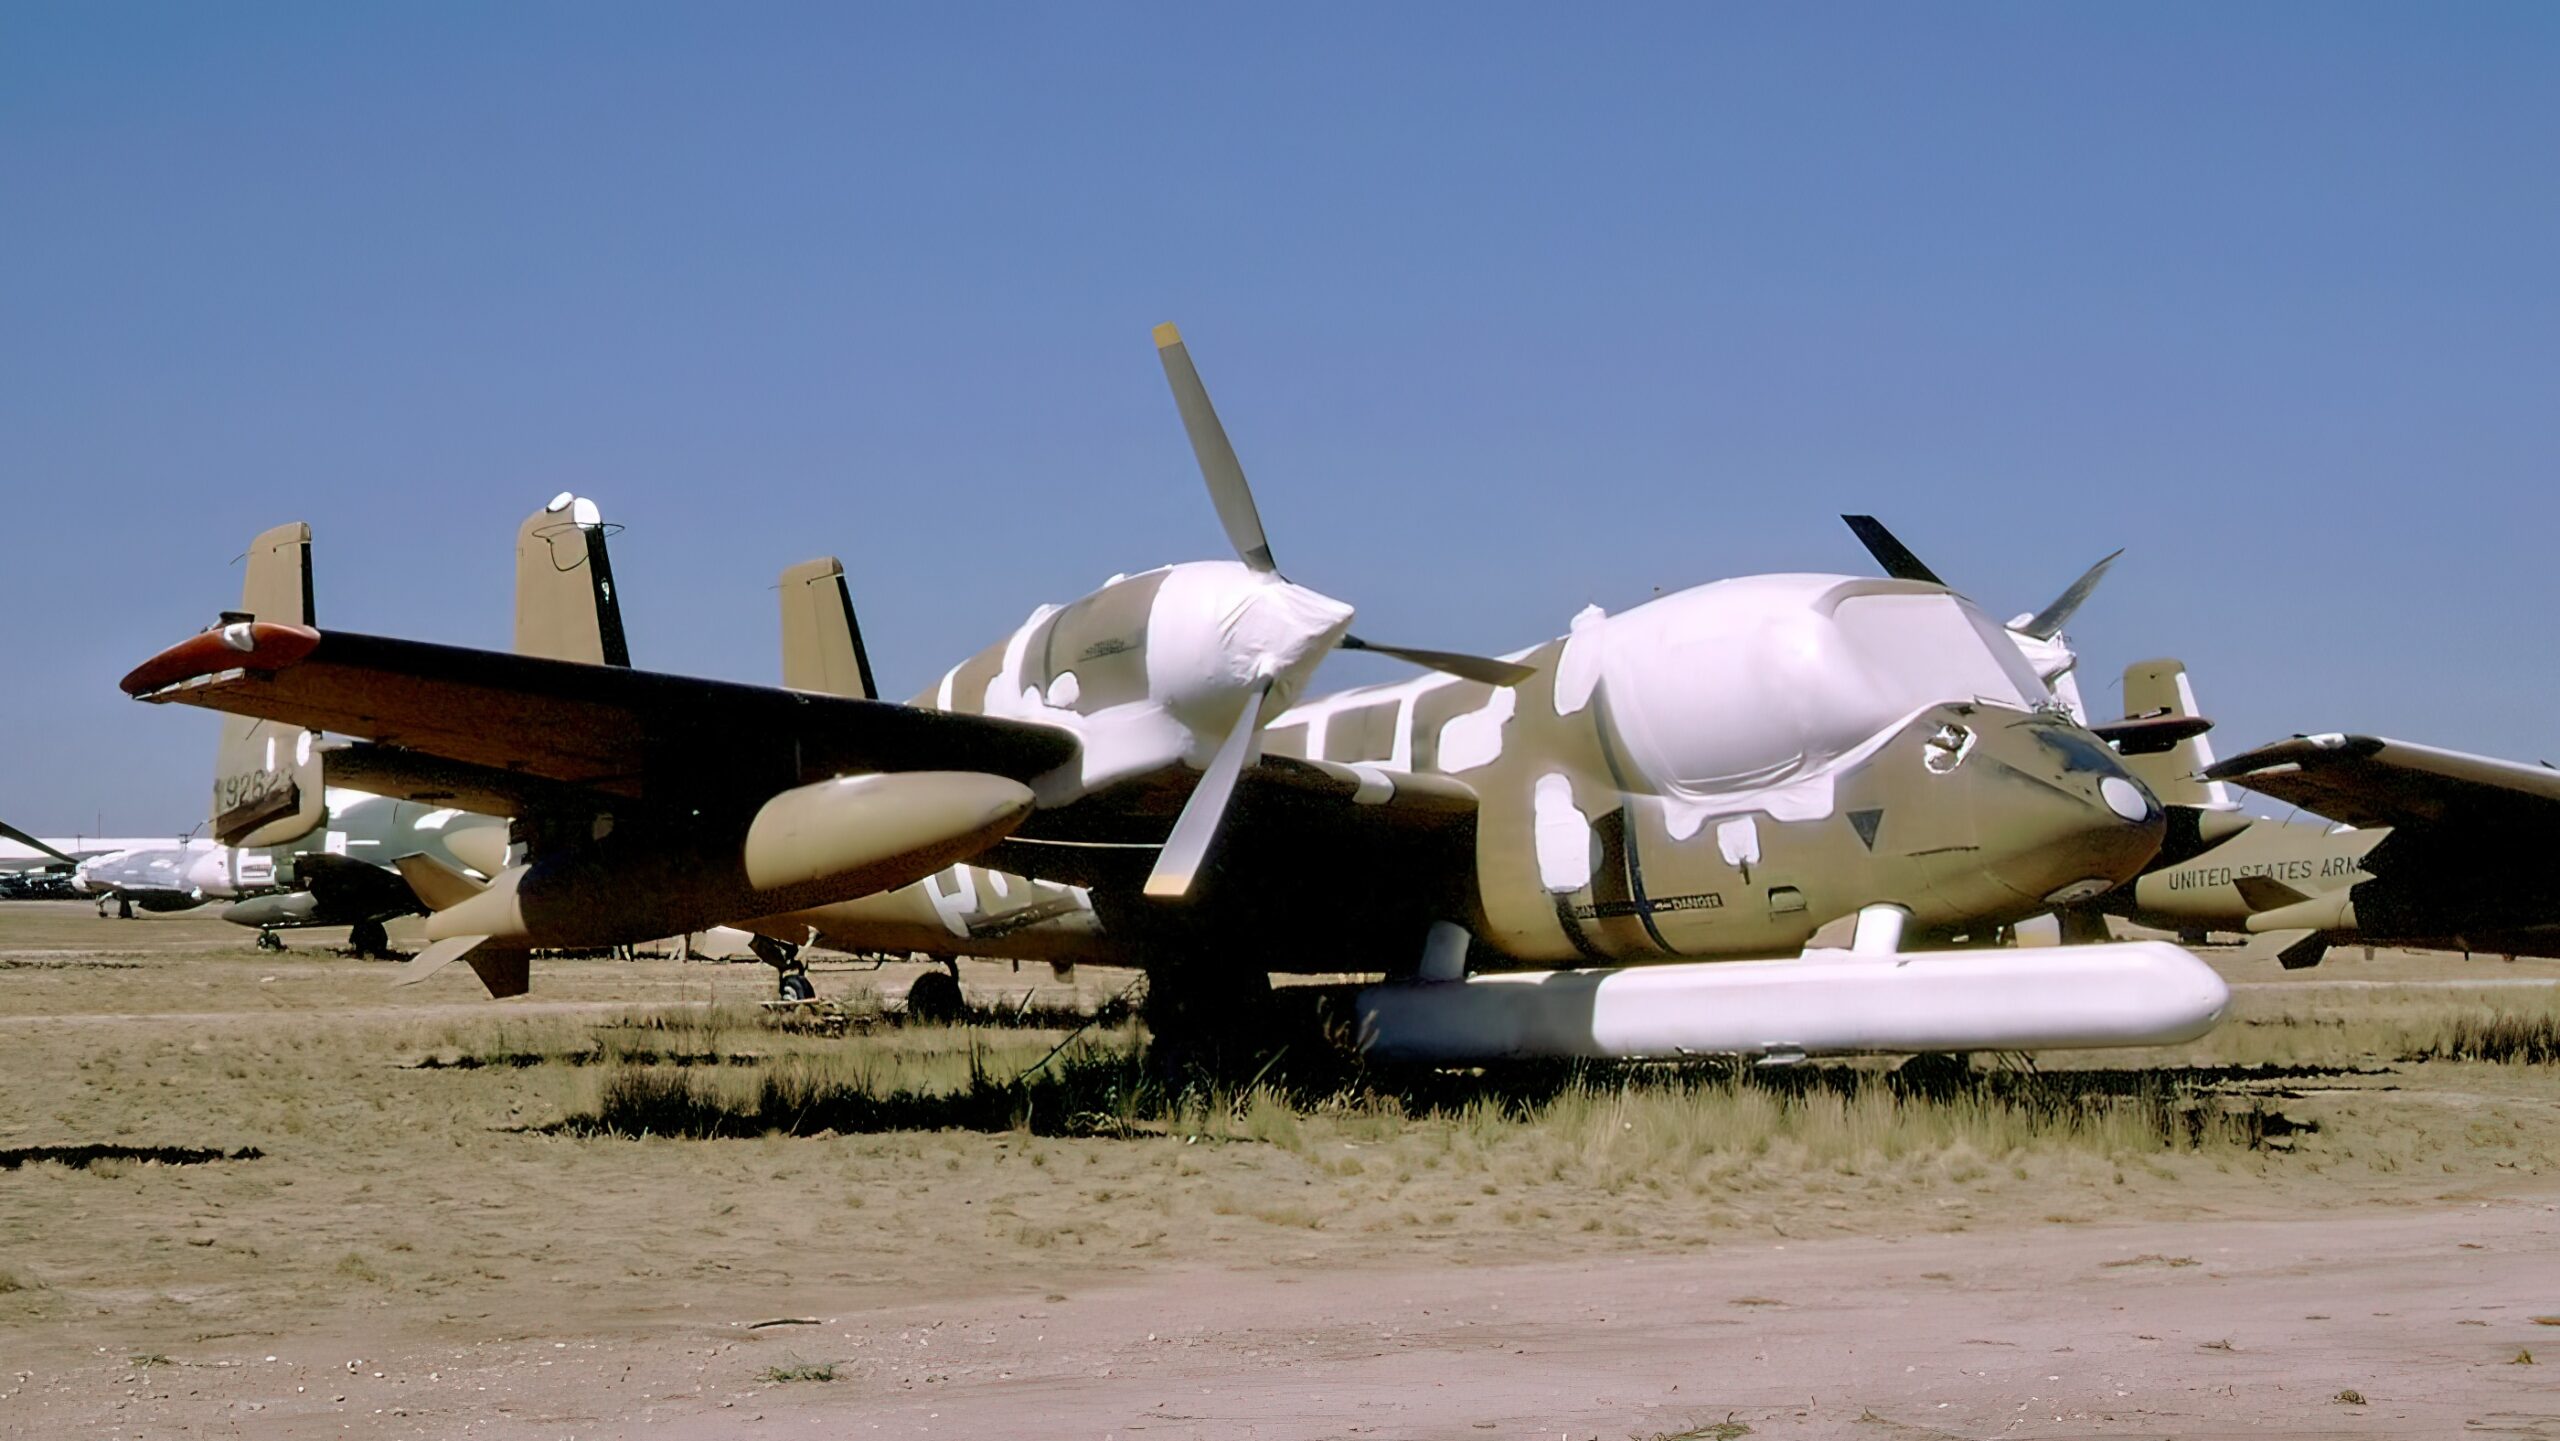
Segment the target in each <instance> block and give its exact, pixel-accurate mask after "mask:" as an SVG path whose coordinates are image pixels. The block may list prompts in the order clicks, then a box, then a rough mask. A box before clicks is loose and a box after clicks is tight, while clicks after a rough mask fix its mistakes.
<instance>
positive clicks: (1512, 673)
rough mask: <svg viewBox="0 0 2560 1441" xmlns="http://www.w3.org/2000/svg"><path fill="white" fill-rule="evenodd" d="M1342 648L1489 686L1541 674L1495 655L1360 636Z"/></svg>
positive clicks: (1352, 637)
mask: <svg viewBox="0 0 2560 1441" xmlns="http://www.w3.org/2000/svg"><path fill="white" fill-rule="evenodd" d="M1342 649H1344V650H1365V651H1374V652H1376V653H1377V654H1379V655H1391V656H1394V657H1395V658H1396V659H1398V660H1400V661H1407V662H1410V663H1411V664H1414V665H1418V666H1421V667H1422V668H1423V669H1425V670H1438V671H1447V672H1448V673H1449V674H1451V675H1454V676H1458V677H1460V678H1461V679H1465V680H1473V681H1482V682H1484V683H1485V684H1486V685H1518V684H1520V683H1521V682H1522V681H1525V680H1527V679H1528V678H1529V677H1531V676H1533V675H1536V674H1537V671H1535V670H1533V669H1531V668H1530V667H1528V666H1525V665H1521V664H1518V663H1517V662H1514V661H1507V660H1495V659H1493V658H1492V657H1491V656H1481V655H1465V654H1462V653H1460V652H1458V651H1454V650H1416V649H1414V648H1413V647H1411V646H1403V645H1380V644H1378V643H1377V642H1376V641H1367V640H1362V639H1361V638H1360V637H1358V636H1356V635H1346V636H1344V637H1343V638H1342Z"/></svg>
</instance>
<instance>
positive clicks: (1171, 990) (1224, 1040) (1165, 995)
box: [1139, 962, 1281, 1079]
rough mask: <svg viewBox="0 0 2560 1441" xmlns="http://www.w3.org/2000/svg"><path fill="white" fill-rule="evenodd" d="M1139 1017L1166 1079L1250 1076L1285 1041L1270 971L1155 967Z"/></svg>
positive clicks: (1150, 1054) (1154, 1062)
mask: <svg viewBox="0 0 2560 1441" xmlns="http://www.w3.org/2000/svg"><path fill="white" fill-rule="evenodd" d="M1139 1015H1140V1017H1141V1018H1142V1019H1144V1020H1145V1021H1146V1023H1147V1031H1148V1042H1147V1060H1148V1064H1149V1065H1150V1066H1151V1067H1152V1068H1153V1069H1154V1070H1155V1071H1156V1072H1157V1074H1159V1075H1161V1076H1164V1077H1167V1078H1175V1077H1186V1078H1197V1077H1205V1078H1217V1079H1225V1078H1231V1077H1234V1076H1237V1075H1250V1074H1252V1073H1253V1072H1254V1071H1255V1070H1257V1069H1259V1068H1260V1067H1261V1065H1262V1063H1263V1062H1265V1061H1266V1060H1268V1059H1269V1058H1270V1057H1271V1055H1272V1053H1273V1052H1274V1050H1275V1049H1277V1047H1278V1045H1279V1044H1280V1043H1281V1038H1280V1037H1278V1036H1277V1035H1275V1034H1274V1028H1273V1025H1272V1003H1271V976H1270V973H1268V972H1266V971H1242V970H1233V969H1230V968H1227V967H1224V966H1217V965H1203V964H1200V963H1197V962H1188V963H1182V964H1177V965H1171V966H1161V967H1156V968H1153V969H1150V970H1149V971H1148V972H1147V997H1146V1001H1145V1003H1144V1005H1143V1006H1142V1007H1141V1008H1140V1010H1139Z"/></svg>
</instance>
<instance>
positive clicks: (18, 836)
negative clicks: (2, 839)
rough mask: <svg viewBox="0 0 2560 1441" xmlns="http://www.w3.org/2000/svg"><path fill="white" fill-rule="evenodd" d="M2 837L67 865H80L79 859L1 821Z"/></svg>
mask: <svg viewBox="0 0 2560 1441" xmlns="http://www.w3.org/2000/svg"><path fill="white" fill-rule="evenodd" d="M0 836H7V837H8V838H9V839H11V840H13V841H16V842H17V843H18V844H20V845H22V846H25V847H26V848H28V849H29V850H33V851H41V852H43V853H44V854H46V855H48V856H51V857H53V858H54V859H55V860H57V861H61V862H62V863H64V864H65V865H73V866H76V865H78V864H80V858H79V857H77V856H66V855H64V854H63V853H62V852H60V851H57V850H55V849H54V848H53V847H51V846H49V845H46V844H45V843H44V842H43V841H41V840H38V839H37V838H36V837H34V836H31V835H28V834H27V833H26V832H25V831H22V830H20V829H18V828H17V827H16V826H13V825H11V824H9V823H8V822H7V821H0Z"/></svg>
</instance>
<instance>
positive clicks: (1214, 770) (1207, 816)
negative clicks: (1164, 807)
mask: <svg viewBox="0 0 2560 1441" xmlns="http://www.w3.org/2000/svg"><path fill="white" fill-rule="evenodd" d="M1270 693H1271V682H1269V681H1267V680H1266V681H1264V682H1263V683H1262V684H1260V685H1257V686H1255V687H1254V688H1253V689H1252V690H1251V691H1250V692H1248V693H1246V695H1245V698H1244V709H1243V711H1241V712H1239V713H1238V714H1237V716H1236V724H1235V729H1233V730H1231V731H1228V732H1227V738H1226V739H1225V740H1222V741H1220V742H1218V753H1217V754H1216V755H1213V756H1211V757H1210V758H1209V768H1208V769H1207V770H1205V771H1202V772H1201V773H1200V784H1199V785H1197V786H1195V787H1193V788H1192V791H1191V799H1189V800H1187V801H1184V802H1183V803H1182V814H1181V815H1179V816H1176V817H1175V818H1174V822H1173V834H1172V835H1169V836H1167V837H1165V842H1164V849H1163V850H1162V851H1160V852H1158V853H1157V855H1156V868H1155V869H1154V870H1152V871H1149V872H1148V873H1147V894H1148V895H1150V896H1152V897H1154V898H1156V899H1157V900H1174V899H1179V898H1180V897H1182V896H1183V895H1185V894H1188V893H1189V891H1190V890H1191V882H1192V880H1193V879H1194V878H1195V877H1197V876H1198V875H1199V874H1200V866H1201V864H1202V863H1203V862H1205V861H1207V860H1208V859H1209V847H1210V846H1212V845H1214V844H1216V843H1217V839H1218V823H1219V822H1220V821H1221V820H1224V819H1225V818H1226V814H1227V801H1228V798H1230V797H1232V796H1233V795H1234V794H1235V793H1236V778H1237V777H1238V776H1241V775H1243V774H1244V764H1245V757H1246V756H1247V755H1249V754H1250V753H1251V752H1252V750H1253V733H1254V732H1255V731H1256V730H1258V729H1260V728H1261V725H1262V698H1263V697H1264V696H1266V695H1269V694H1270Z"/></svg>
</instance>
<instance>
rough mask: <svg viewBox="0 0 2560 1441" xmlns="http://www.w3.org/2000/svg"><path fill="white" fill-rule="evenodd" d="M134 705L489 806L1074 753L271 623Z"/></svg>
mask: <svg viewBox="0 0 2560 1441" xmlns="http://www.w3.org/2000/svg"><path fill="white" fill-rule="evenodd" d="M123 685H124V690H125V692H126V694H128V695H132V696H134V697H136V698H138V699H142V700H149V701H160V702H168V701H175V702H179V703H181V704H186V705H196V706H203V707H205V708H207V709H209V710H217V711H224V712H227V713H229V714H233V715H246V716H256V717H259V718H262V719H266V720H276V721H283V722H285V723H287V724H290V725H298V726H302V727H304V728H306V729H309V730H315V731H318V730H325V731H334V732H337V733H338V734H341V735H348V736H354V737H358V738H360V739H361V740H364V741H368V742H372V743H374V744H375V746H376V747H380V748H386V749H384V750H383V751H381V752H378V753H379V754H393V753H396V754H398V755H401V756H406V757H408V758H410V760H411V762H412V764H414V765H416V766H418V767H420V768H422V769H423V768H427V767H426V766H425V761H426V759H427V758H432V759H433V760H436V761H442V762H446V763H449V764H448V767H447V769H449V770H452V771H455V772H457V773H460V774H467V775H470V776H473V777H477V778H480V779H481V780H482V781H483V782H484V783H486V784H487V785H488V786H490V787H492V788H494V789H493V794H494V793H501V792H505V791H506V789H507V787H508V786H509V784H510V783H509V781H508V779H507V778H509V777H515V778H517V779H516V781H515V782H513V786H514V789H513V793H514V794H517V795H522V794H524V793H525V792H526V790H527V789H529V788H548V789H550V790H552V791H554V792H555V793H556V792H557V791H558V790H559V788H561V787H564V786H565V787H574V788H576V789H579V790H585V791H602V792H606V793H608V794H613V795H621V796H631V797H638V798H643V799H647V800H673V799H679V798H683V797H689V796H700V795H722V794H726V795H728V796H730V797H732V798H734V797H735V795H736V794H737V792H738V790H739V788H740V787H742V786H752V785H757V784H762V785H769V786H771V787H773V788H774V789H775V790H780V789H784V788H787V787H790V786H793V785H798V784H800V783H802V782H803V781H804V780H807V779H818V778H822V777H825V776H829V775H837V774H842V773H845V772H848V771H905V770H968V771H981V772H986V773H989V774H993V775H1001V776H1005V777H1008V778H1010V779H1013V780H1019V781H1028V780H1030V779H1031V778H1033V777H1035V776H1038V775H1040V774H1042V773H1044V772H1047V771H1049V770H1051V769H1053V768H1055V767H1057V766H1059V765H1061V764H1064V763H1066V762H1067V761H1069V760H1072V759H1073V758H1074V757H1075V756H1076V754H1077V749H1078V746H1077V742H1076V739H1075V737H1074V736H1073V735H1071V734H1069V733H1067V732H1066V731H1063V730H1060V729H1057V728H1055V727H1050V726H1042V725H1035V724H1030V723H1027V722H1021V721H1009V720H1000V719H995V718H990V717H985V716H974V715H954V714H949V713H945V712H941V711H929V710H921V709H917V708H915V707H911V706H904V705H896V704H892V703H888V702H882V701H865V700H851V699H846V698H843V697H838V696H826V695H809V694H804V693H801V692H797V691H787V690H781V689H776V688H772V687H767V686H752V685H739V684H734V683H731V682H726V681H714V680H701V679H696V678H694V677H690V676H677V675H668V674H665V673H662V672H656V671H642V670H630V669H625V668H622V667H617V666H598V665H583V664H579V663H577V662H574V661H561V660H552V659H549V658H546V657H541V656H524V655H514V654H509V653H506V652H501V651H486V650H474V649H469V648H466V647H462V646H447V645H432V644H427V643H424V642H420V641H408V640H394V639H389V638H386V637H382V636H371V635H359V634H354V633H351V632H347V631H320V630H314V629H311V628H309V627H306V626H296V625H279V624H272V623H266V622H257V623H244V624H235V625H230V626H224V627H222V628H220V629H217V630H210V631H206V632H205V633H203V634H201V635H198V636H195V637H193V638H192V639H189V640H187V641H184V642H181V643H180V644H178V645H175V646H172V647H170V648H169V649H168V650H165V651H162V652H161V653H160V654H159V655H156V656H154V657H152V658H151V659H150V660H148V661H145V662H144V663H143V664H142V665H140V666H139V667H137V668H136V669H135V670H134V671H133V673H132V674H130V675H127V676H126V677H125V678H124V682H123Z"/></svg>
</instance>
